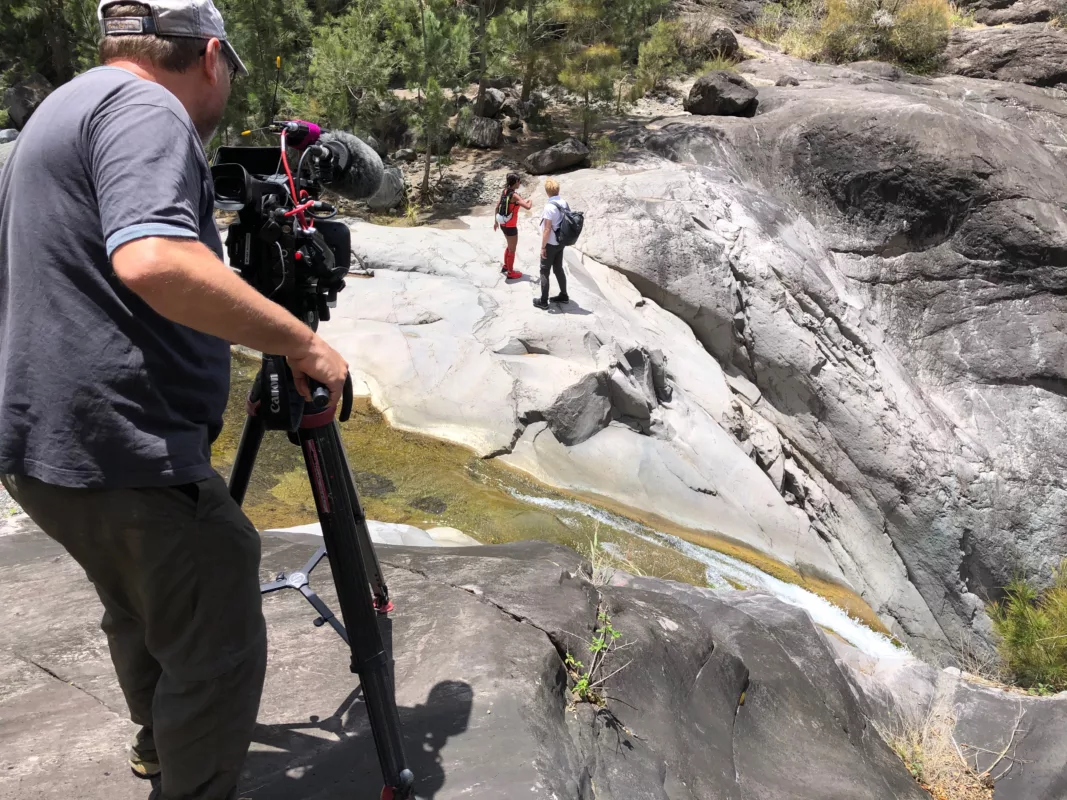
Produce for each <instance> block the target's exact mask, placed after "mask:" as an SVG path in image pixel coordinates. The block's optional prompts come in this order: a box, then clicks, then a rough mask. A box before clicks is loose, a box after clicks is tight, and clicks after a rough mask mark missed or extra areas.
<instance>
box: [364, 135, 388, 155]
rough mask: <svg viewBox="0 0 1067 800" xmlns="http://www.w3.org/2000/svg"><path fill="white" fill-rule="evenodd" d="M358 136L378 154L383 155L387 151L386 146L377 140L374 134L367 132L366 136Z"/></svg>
mask: <svg viewBox="0 0 1067 800" xmlns="http://www.w3.org/2000/svg"><path fill="white" fill-rule="evenodd" d="M359 138H360V139H362V140H363V141H364V142H365V143H366V144H367V146H368V147H370V149H371V150H373V151H374V152H375V153H377V154H378V155H380V156H384V155H385V154H386V153H388V152H389V150H388V148H386V146H385V145H383V144H382V143H381V142H380V141H378V139H377V138H376V137H374V136H371V135H369V134H368V135H367V136H360V137H359Z"/></svg>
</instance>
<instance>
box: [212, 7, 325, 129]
mask: <svg viewBox="0 0 1067 800" xmlns="http://www.w3.org/2000/svg"><path fill="white" fill-rule="evenodd" d="M216 4H217V5H218V7H219V10H220V11H221V12H222V15H223V18H224V19H225V21H226V34H227V36H228V37H229V39H230V41H231V42H232V43H233V46H234V48H235V49H236V50H237V52H238V53H240V54H241V60H242V61H244V63H245V66H246V67H247V68H248V73H249V74H248V77H247V78H242V79H241V80H240V81H238V82H237V83H236V84H235V85H234V88H233V93H232V94H231V97H230V105H229V107H228V109H227V113H226V117H225V118H224V120H223V124H224V126H226V127H228V128H236V129H238V130H241V129H243V128H245V127H261V126H263V125H266V124H267V123H269V122H270V121H271V120H273V119H275V118H276V117H277V116H278V115H279V113H280V112H281V111H282V106H283V105H284V104H285V103H286V101H287V98H289V97H296V98H298V99H299V98H300V97H302V93H303V92H304V91H305V90H306V86H307V73H308V64H309V61H310V53H309V50H310V46H311V13H310V11H309V10H308V7H307V5H306V4H305V3H304V0H216ZM279 57H280V58H281V67H280V68H279V67H278V66H277V63H278V62H277V59H278V58H279ZM276 86H277V92H276V91H275V87H276ZM276 95H277V97H276ZM296 105H299V102H298V103H296Z"/></svg>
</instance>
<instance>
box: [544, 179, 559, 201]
mask: <svg viewBox="0 0 1067 800" xmlns="http://www.w3.org/2000/svg"><path fill="white" fill-rule="evenodd" d="M545 192H547V193H548V196H549V197H555V196H556V195H558V194H559V181H557V180H556V179H555V178H548V179H547V180H546V181H545Z"/></svg>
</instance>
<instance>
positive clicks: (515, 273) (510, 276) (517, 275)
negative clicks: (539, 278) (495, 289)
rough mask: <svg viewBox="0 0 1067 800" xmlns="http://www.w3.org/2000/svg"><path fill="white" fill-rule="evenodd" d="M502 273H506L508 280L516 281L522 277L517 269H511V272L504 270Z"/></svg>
mask: <svg viewBox="0 0 1067 800" xmlns="http://www.w3.org/2000/svg"><path fill="white" fill-rule="evenodd" d="M504 274H505V275H507V277H508V280H509V281H517V280H518V279H519V278H521V277H522V273H521V272H519V271H518V270H517V269H513V270H512V271H511V272H505V273H504Z"/></svg>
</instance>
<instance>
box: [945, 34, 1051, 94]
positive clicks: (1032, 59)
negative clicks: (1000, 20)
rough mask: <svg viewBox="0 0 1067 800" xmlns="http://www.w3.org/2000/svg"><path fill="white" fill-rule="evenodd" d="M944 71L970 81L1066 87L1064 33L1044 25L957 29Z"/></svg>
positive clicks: (952, 38)
mask: <svg viewBox="0 0 1067 800" xmlns="http://www.w3.org/2000/svg"><path fill="white" fill-rule="evenodd" d="M945 57H946V61H945V71H946V72H950V73H953V74H956V75H966V76H968V77H971V78H992V79H994V80H999V81H1014V82H1017V83H1028V84H1031V85H1032V86H1057V85H1060V84H1067V31H1063V30H1058V29H1056V28H1052V27H1048V26H1046V25H1040V24H1035V25H1017V26H1011V27H1003V28H973V29H966V28H964V29H959V30H955V31H953V32H952V36H951V38H950V39H949V45H948V49H947V51H946V52H945Z"/></svg>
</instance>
